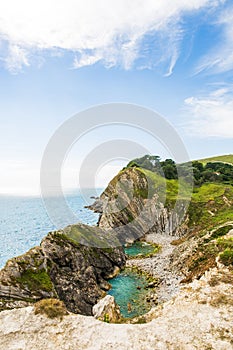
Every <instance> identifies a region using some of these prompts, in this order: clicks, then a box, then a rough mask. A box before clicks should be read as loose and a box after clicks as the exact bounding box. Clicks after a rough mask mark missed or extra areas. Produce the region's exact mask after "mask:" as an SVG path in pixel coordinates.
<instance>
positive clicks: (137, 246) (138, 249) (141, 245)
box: [124, 242, 155, 257]
mask: <svg viewBox="0 0 233 350" xmlns="http://www.w3.org/2000/svg"><path fill="white" fill-rule="evenodd" d="M124 250H125V253H126V254H127V255H128V256H132V257H133V256H137V255H139V254H141V255H147V254H150V253H153V252H154V251H155V247H154V246H153V245H151V244H149V243H146V242H134V243H133V244H132V245H130V246H129V247H125V248H124Z"/></svg>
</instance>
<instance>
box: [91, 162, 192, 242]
mask: <svg viewBox="0 0 233 350" xmlns="http://www.w3.org/2000/svg"><path fill="white" fill-rule="evenodd" d="M151 175H152V176H154V178H151ZM165 197H166V183H165V180H164V179H163V178H162V177H159V176H157V177H156V174H153V173H151V172H148V171H147V172H146V171H145V170H143V169H140V168H126V169H124V170H122V171H120V172H119V174H118V175H117V176H115V177H114V178H113V179H112V181H110V183H109V184H108V186H107V188H106V189H105V190H104V191H103V193H102V194H101V196H100V198H98V199H97V200H96V201H95V202H94V203H93V204H92V205H90V206H89V207H88V208H89V209H91V210H93V211H95V212H98V213H100V218H99V222H98V225H99V227H102V228H109V229H110V228H113V229H115V231H116V233H117V235H118V238H119V239H120V241H121V243H122V244H124V243H125V242H127V241H132V240H135V239H139V238H141V237H143V236H144V235H145V234H146V233H149V232H158V233H164V234H168V235H183V234H185V233H186V231H187V221H188V215H185V216H184V217H183V212H182V209H183V206H184V202H183V203H182V201H181V202H180V204H179V210H174V208H173V207H172V206H171V205H169V204H168V203H166V204H165V203H164V202H165ZM182 219H183V220H182ZM181 220H182V222H181Z"/></svg>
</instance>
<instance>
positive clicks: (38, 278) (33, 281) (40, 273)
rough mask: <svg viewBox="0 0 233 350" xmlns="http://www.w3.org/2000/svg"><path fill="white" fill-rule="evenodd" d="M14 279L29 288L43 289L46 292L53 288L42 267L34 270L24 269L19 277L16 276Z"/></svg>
mask: <svg viewBox="0 0 233 350" xmlns="http://www.w3.org/2000/svg"><path fill="white" fill-rule="evenodd" d="M16 281H17V282H19V283H21V284H22V285H24V286H27V287H28V288H29V289H30V290H35V291H36V290H44V291H47V292H51V291H52V290H53V284H52V282H51V279H50V277H49V275H48V274H47V272H46V271H45V270H44V269H42V270H36V271H34V270H32V269H28V270H25V271H23V273H22V274H21V276H20V277H17V278H16Z"/></svg>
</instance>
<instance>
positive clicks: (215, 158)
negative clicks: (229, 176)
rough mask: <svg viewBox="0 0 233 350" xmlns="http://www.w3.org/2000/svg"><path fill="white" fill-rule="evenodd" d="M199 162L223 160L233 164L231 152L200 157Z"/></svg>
mask: <svg viewBox="0 0 233 350" xmlns="http://www.w3.org/2000/svg"><path fill="white" fill-rule="evenodd" d="M199 162H201V163H203V164H206V163H211V162H223V163H229V164H233V154H227V155H223V156H215V157H210V158H204V159H200V160H199Z"/></svg>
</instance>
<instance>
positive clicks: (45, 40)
mask: <svg viewBox="0 0 233 350" xmlns="http://www.w3.org/2000/svg"><path fill="white" fill-rule="evenodd" d="M219 2H221V0H219V1H217V0H216V1H213V0H189V1H187V0H173V1H170V0H157V1H155V0H134V1H132V0H85V1H82V0H66V1H65V0H50V1H47V0H40V1H31V0H21V1H15V0H8V1H1V2H0V38H1V40H3V41H5V42H7V43H9V52H8V54H7V55H6V56H5V57H4V58H2V59H3V60H4V61H5V64H6V67H7V68H8V69H10V70H11V71H15V70H17V69H21V68H22V67H23V66H24V65H28V64H29V56H30V55H31V54H34V55H35V54H36V53H37V54H38V55H39V54H40V53H43V51H44V50H54V49H55V50H59V49H62V50H69V51H72V52H74V53H75V54H76V53H77V56H76V58H75V60H74V67H76V68H77V67H82V66H85V65H91V64H94V63H96V62H98V61H101V62H103V64H104V65H106V66H114V65H120V66H122V67H124V68H125V69H129V68H131V67H132V65H133V63H134V62H135V60H136V59H137V58H139V57H140V47H141V44H142V40H143V38H144V37H145V36H146V35H147V34H151V33H154V34H155V35H156V34H158V35H157V37H156V38H157V41H156V40H155V46H156V47H159V49H161V48H162V52H166V57H163V55H160V57H157V58H156V59H157V60H158V61H160V60H163V61H165V62H167V63H168V67H169V68H168V73H167V75H170V74H171V73H172V70H173V68H174V66H175V63H176V60H177V58H178V56H179V52H178V51H179V44H178V42H179V39H180V37H178V40H176V38H175V37H176V33H177V32H179V30H177V28H179V22H180V19H181V17H182V16H183V14H184V13H187V12H189V11H196V10H199V9H201V8H203V7H204V6H210V7H213V6H216V5H218V4H219ZM165 38H166V39H167V40H164V39H165ZM160 40H162V41H163V43H162V47H161V42H159V41H160ZM12 48H13V49H12ZM157 54H158V55H159V52H157ZM153 63H154V64H156V63H157V62H153Z"/></svg>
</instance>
